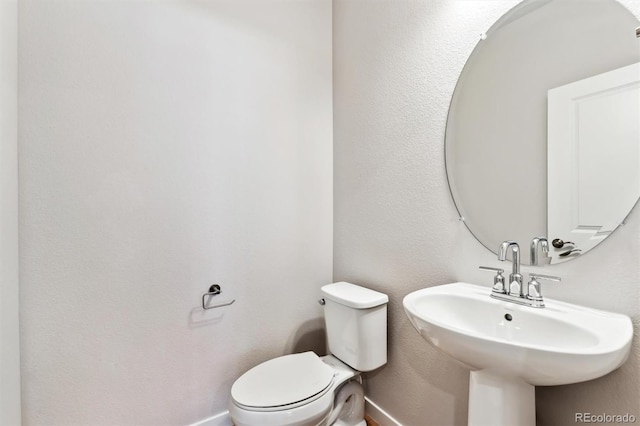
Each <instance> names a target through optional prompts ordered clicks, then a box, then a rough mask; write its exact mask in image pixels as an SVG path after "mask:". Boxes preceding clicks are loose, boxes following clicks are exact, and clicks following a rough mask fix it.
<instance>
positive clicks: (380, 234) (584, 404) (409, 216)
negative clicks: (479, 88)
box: [333, 0, 640, 426]
mask: <svg viewBox="0 0 640 426" xmlns="http://www.w3.org/2000/svg"><path fill="white" fill-rule="evenodd" d="M516 3H517V1H487V0H476V1H464V0H459V1H455V0H429V1H426V0H424V1H407V0H393V1H391V0H384V1H382V0H366V1H365V0H336V1H334V13H333V17H334V140H335V142H334V167H335V172H334V173H335V174H334V182H335V184H334V185H335V189H334V205H335V207H334V214H335V221H334V279H335V280H350V281H352V282H355V283H359V284H363V285H367V286H370V287H372V288H374V289H376V290H380V291H383V292H386V293H388V294H389V296H390V298H391V302H390V309H389V336H390V338H389V363H388V364H387V366H386V367H384V368H383V369H381V370H380V371H378V372H375V373H373V374H370V375H368V376H367V393H368V395H369V396H370V397H371V398H372V399H373V400H374V401H375V402H377V403H379V404H380V405H381V406H382V408H384V409H385V410H387V411H388V412H390V413H391V414H392V415H393V416H394V417H396V418H397V419H398V420H400V421H401V422H403V424H405V425H407V426H423V425H430V426H435V425H454V424H455V425H463V424H465V423H466V416H467V386H468V372H467V371H466V370H465V369H464V368H462V367H460V366H458V365H457V364H456V363H455V362H454V361H452V360H451V359H450V358H449V357H447V356H446V355H443V354H441V353H439V352H438V351H437V350H435V349H434V348H432V347H431V346H430V345H428V344H427V343H426V342H425V341H423V340H422V338H421V337H420V336H419V335H418V334H417V333H416V332H415V331H414V330H413V328H412V327H411V325H410V324H409V321H408V320H407V318H406V316H405V314H404V311H403V309H402V298H403V297H404V296H405V295H406V294H407V293H409V292H411V291H413V290H417V289H419V288H423V287H428V286H433V285H439V284H445V283H448V282H454V281H467V282H473V283H478V284H486V285H487V286H489V285H490V282H491V276H490V275H485V274H484V273H483V272H480V271H478V269H477V267H478V265H493V266H498V261H497V260H496V258H495V255H493V254H492V253H490V252H489V251H488V250H486V249H485V248H483V247H482V246H481V245H480V244H479V243H478V242H477V241H476V240H475V239H474V238H473V237H472V235H471V234H470V233H469V232H468V230H467V229H466V228H465V226H464V225H463V224H462V223H460V222H458V219H457V214H456V210H455V207H454V205H453V202H452V200H451V196H450V194H449V190H448V187H447V181H446V173H445V169H444V149H443V140H444V129H445V123H446V117H447V109H448V104H449V100H450V98H451V94H452V92H453V89H454V87H455V83H456V79H457V77H458V75H459V73H460V71H461V70H462V67H463V65H464V62H465V60H466V58H467V57H468V55H469V54H470V52H471V51H472V49H473V47H474V45H475V43H476V41H477V40H478V36H479V34H481V33H482V32H484V31H486V30H487V29H488V28H489V27H490V26H491V24H492V23H493V22H494V21H495V20H496V19H497V18H499V17H500V16H501V15H502V14H503V13H504V12H506V11H507V10H508V9H509V8H510V7H512V6H513V5H515V4H516ZM623 3H624V4H626V5H627V6H628V7H630V8H633V10H634V12H635V13H636V16H640V7H639V6H640V2H637V1H625V2H623ZM525 270H532V268H525ZM544 271H545V272H547V273H552V274H556V275H560V276H562V278H563V281H562V283H561V284H559V285H557V286H554V285H548V286H547V287H546V290H545V291H546V294H547V296H548V297H552V298H556V299H559V300H564V301H568V302H573V303H579V304H583V305H587V306H592V307H595V308H600V309H607V310H613V311H617V312H622V313H625V314H628V315H630V316H632V317H633V319H634V323H635V325H636V330H637V329H638V325H639V324H638V319H639V317H640V284H639V283H640V210H639V209H638V208H636V209H635V210H634V211H633V212H632V214H631V216H630V218H629V220H628V223H627V225H626V226H624V227H623V228H622V229H621V230H620V231H618V232H616V233H615V234H614V235H613V236H612V237H610V238H609V239H607V240H606V241H605V242H604V243H602V244H601V245H600V246H599V247H597V248H596V249H595V250H593V252H591V253H589V254H588V255H587V256H584V257H583V258H580V259H578V260H575V261H572V262H568V263H566V264H563V265H558V266H554V267H553V269H546V270H544ZM632 351H633V352H632V355H631V357H630V359H629V361H628V362H627V363H626V364H625V365H624V366H623V367H622V368H621V369H619V370H617V371H615V372H613V373H612V374H610V375H608V376H606V377H604V378H601V379H598V380H594V381H591V382H587V383H583V384H575V385H569V386H558V387H549V388H539V389H538V390H537V392H536V394H537V399H538V422H539V424H542V425H568V424H574V413H575V412H583V411H588V412H591V413H602V412H606V413H612V414H617V413H621V414H624V413H626V412H629V413H632V414H635V415H636V417H638V418H640V407H639V406H638V401H639V400H640V377H639V376H640V373H639V371H640V343H638V339H637V338H636V340H635V343H634V346H633V349H632Z"/></svg>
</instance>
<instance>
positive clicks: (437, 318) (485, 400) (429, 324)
mask: <svg viewBox="0 0 640 426" xmlns="http://www.w3.org/2000/svg"><path fill="white" fill-rule="evenodd" d="M490 293H491V289H490V288H488V287H481V286H477V285H473V284H467V283H454V284H446V285H441V286H436V287H430V288H425V289H422V290H418V291H414V292H413V293H410V294H408V295H407V296H406V297H405V298H404V301H403V304H404V309H405V312H406V313H407V315H408V317H409V320H410V321H411V324H413V326H414V327H415V329H416V330H418V332H419V333H420V335H421V336H422V337H423V338H424V339H425V340H427V341H428V342H430V343H431V344H433V345H434V346H435V347H436V348H438V349H440V350H442V351H443V352H445V353H446V354H448V355H450V356H451V357H453V358H455V359H456V360H458V361H459V362H461V363H463V364H465V365H466V366H467V367H468V368H469V369H471V376H470V380H469V425H470V426H477V425H487V426H499V425H504V426H514V425H517V426H535V392H534V391H535V388H534V386H536V385H543V386H548V385H563V384H570V383H577V382H583V381H586V380H591V379H595V378H597V377H601V376H604V375H605V374H607V373H609V372H611V371H613V370H615V369H616V368H618V367H619V366H620V365H622V364H623V363H624V362H625V361H626V359H627V357H628V355H629V351H630V348H631V337H632V335H633V328H632V325H631V320H630V319H629V317H627V316H625V315H621V314H616V313H611V312H605V311H600V310H597V309H590V308H585V307H581V306H577V305H572V304H569V303H564V302H559V301H556V300H552V299H546V298H545V304H546V307H545V308H532V307H528V306H520V305H516V304H514V303H509V302H505V301H500V300H497V299H493V298H491V297H489V295H490Z"/></svg>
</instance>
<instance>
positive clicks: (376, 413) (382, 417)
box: [364, 396, 402, 426]
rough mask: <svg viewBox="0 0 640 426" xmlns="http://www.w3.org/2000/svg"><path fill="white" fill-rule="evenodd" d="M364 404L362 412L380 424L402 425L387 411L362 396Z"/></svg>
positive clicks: (383, 425) (381, 425)
mask: <svg viewBox="0 0 640 426" xmlns="http://www.w3.org/2000/svg"><path fill="white" fill-rule="evenodd" d="M364 404H365V405H364V412H365V413H367V414H368V415H369V416H371V418H372V419H373V420H375V421H376V423H378V424H379V425H380V426H402V423H400V422H399V421H397V420H396V419H394V418H393V417H392V416H391V415H390V414H389V413H387V412H386V411H384V410H383V409H382V408H381V407H380V406H379V405H378V404H376V403H375V402H373V401H371V400H370V399H369V398H368V397H366V396H365V397H364Z"/></svg>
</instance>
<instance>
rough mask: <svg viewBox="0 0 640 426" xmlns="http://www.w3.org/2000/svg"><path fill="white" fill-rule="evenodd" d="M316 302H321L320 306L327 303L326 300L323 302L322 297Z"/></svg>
mask: <svg viewBox="0 0 640 426" xmlns="http://www.w3.org/2000/svg"><path fill="white" fill-rule="evenodd" d="M318 303H319V304H321V305H322V306H324V304H325V303H327V302H325V301H324V299H319V300H318Z"/></svg>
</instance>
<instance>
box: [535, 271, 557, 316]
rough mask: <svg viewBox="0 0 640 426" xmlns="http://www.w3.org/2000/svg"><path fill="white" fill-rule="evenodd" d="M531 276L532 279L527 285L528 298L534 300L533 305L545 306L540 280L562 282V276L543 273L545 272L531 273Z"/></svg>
mask: <svg viewBox="0 0 640 426" xmlns="http://www.w3.org/2000/svg"><path fill="white" fill-rule="evenodd" d="M529 277H530V280H529V285H528V286H527V287H528V291H527V299H529V300H531V301H533V302H534V304H533V305H532V306H534V307H537V308H544V300H543V298H542V287H541V286H540V283H539V282H538V280H545V281H556V282H560V281H562V278H560V277H555V276H553V275H543V274H536V273H531V274H529Z"/></svg>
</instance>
